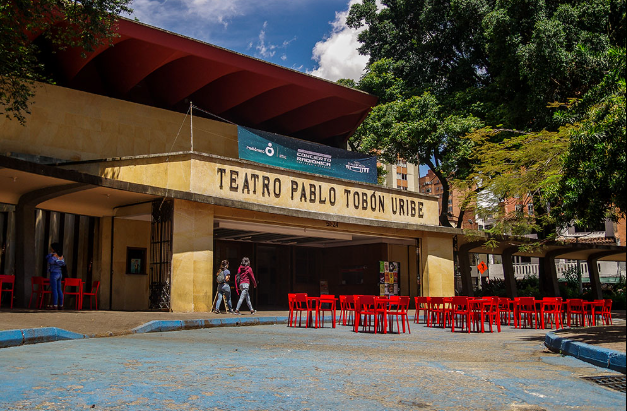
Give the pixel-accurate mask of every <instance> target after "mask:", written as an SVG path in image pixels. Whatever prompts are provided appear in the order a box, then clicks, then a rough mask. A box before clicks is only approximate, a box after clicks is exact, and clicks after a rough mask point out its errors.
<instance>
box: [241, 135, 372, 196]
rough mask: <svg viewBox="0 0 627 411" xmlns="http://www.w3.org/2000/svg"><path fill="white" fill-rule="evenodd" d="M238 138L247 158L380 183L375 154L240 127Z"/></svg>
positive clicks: (330, 175) (243, 155)
mask: <svg viewBox="0 0 627 411" xmlns="http://www.w3.org/2000/svg"><path fill="white" fill-rule="evenodd" d="M237 138H238V144H239V158H241V159H244V160H249V161H254V162H256V163H261V164H268V165H271V166H276V167H282V168H287V169H290V170H298V171H304V172H306V173H314V174H321V175H324V176H329V177H337V178H343V179H346V180H352V181H359V182H362V183H371V184H377V158H376V157H371V156H366V155H364V154H360V153H356V152H353V151H347V150H342V149H339V148H334V147H328V146H324V145H322V144H316V143H312V142H309V141H304V140H298V139H296V138H291V137H286V136H282V135H279V134H274V133H269V132H266V131H261V130H255V129H251V128H248V127H241V126H238V127H237Z"/></svg>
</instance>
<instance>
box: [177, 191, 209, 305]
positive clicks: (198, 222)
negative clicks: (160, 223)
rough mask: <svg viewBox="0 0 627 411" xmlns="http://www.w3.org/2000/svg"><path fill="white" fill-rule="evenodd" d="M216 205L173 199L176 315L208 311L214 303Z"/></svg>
mask: <svg viewBox="0 0 627 411" xmlns="http://www.w3.org/2000/svg"><path fill="white" fill-rule="evenodd" d="M213 215H214V211H213V206H211V205H208V204H202V203H195V202H190V201H184V200H174V220H173V224H174V229H173V236H172V237H173V238H172V290H171V294H170V296H171V301H170V307H171V309H172V311H174V312H192V311H197V312H208V311H211V303H212V302H213V292H214V290H213V271H214V270H213Z"/></svg>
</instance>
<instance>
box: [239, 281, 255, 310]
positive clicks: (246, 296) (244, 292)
mask: <svg viewBox="0 0 627 411" xmlns="http://www.w3.org/2000/svg"><path fill="white" fill-rule="evenodd" d="M239 288H240V290H241V291H242V292H241V293H240V295H239V301H238V302H237V311H239V308H240V307H241V306H242V303H243V302H244V299H246V304H248V308H250V311H254V310H253V305H252V304H251V302H250V294H249V293H248V288H250V284H248V283H242V284H240V285H239Z"/></svg>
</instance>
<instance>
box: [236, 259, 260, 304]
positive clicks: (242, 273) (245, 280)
mask: <svg viewBox="0 0 627 411" xmlns="http://www.w3.org/2000/svg"><path fill="white" fill-rule="evenodd" d="M251 281H252V284H253V287H255V288H257V281H255V275H254V274H253V269H252V268H250V260H249V259H248V257H244V258H242V264H241V265H240V266H239V268H238V269H237V276H236V277H235V289H236V290H237V293H238V294H240V292H239V290H242V293H241V294H240V296H239V301H238V302H237V308H235V314H240V312H239V308H240V307H241V306H242V303H243V302H244V300H246V304H248V308H249V309H250V313H251V314H255V313H256V312H257V310H254V309H253V305H252V303H251V302H250V294H249V292H248V289H249V288H250V283H251Z"/></svg>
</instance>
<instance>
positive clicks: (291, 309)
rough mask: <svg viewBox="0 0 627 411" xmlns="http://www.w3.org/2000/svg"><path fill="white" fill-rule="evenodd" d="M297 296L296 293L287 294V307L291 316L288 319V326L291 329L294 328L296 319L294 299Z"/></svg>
mask: <svg viewBox="0 0 627 411" xmlns="http://www.w3.org/2000/svg"><path fill="white" fill-rule="evenodd" d="M295 296H296V294H295V293H288V294H287V305H288V308H289V314H288V317H287V326H288V327H291V326H292V318H293V317H294V297H295Z"/></svg>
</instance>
